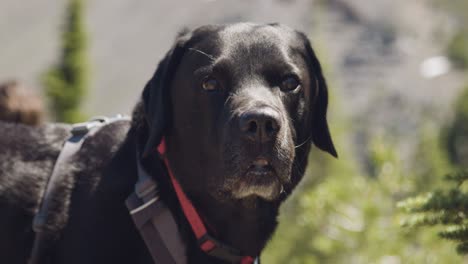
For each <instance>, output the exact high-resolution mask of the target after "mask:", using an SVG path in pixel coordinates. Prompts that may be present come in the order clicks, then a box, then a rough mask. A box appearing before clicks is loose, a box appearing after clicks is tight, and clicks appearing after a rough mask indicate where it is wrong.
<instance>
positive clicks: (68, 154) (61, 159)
mask: <svg viewBox="0 0 468 264" xmlns="http://www.w3.org/2000/svg"><path fill="white" fill-rule="evenodd" d="M123 119H128V118H124V117H123V116H120V115H118V116H116V117H115V118H110V119H109V118H106V117H96V118H94V119H92V120H91V121H89V122H85V123H79V124H75V125H73V126H72V129H71V134H72V135H71V137H69V138H68V139H67V141H65V143H64V145H63V148H62V150H61V152H60V154H59V156H58V158H57V161H56V162H55V165H54V168H53V170H52V174H51V176H50V177H49V180H48V182H47V185H46V189H45V191H44V193H43V195H42V201H41V203H40V206H39V211H38V212H37V213H36V215H35V216H34V219H33V224H32V229H33V231H34V232H35V233H36V235H35V237H34V243H33V248H32V251H31V257H30V258H29V261H28V264H39V263H44V262H46V259H47V256H48V253H49V251H50V249H51V242H52V241H54V240H55V238H56V237H55V236H56V234H55V232H54V230H51V229H50V226H52V225H54V224H56V223H55V222H54V221H55V219H54V218H53V216H52V215H51V213H50V212H51V208H54V210H55V211H56V210H57V209H59V210H62V211H65V210H68V203H67V202H64V203H62V204H59V205H58V204H57V203H56V200H57V197H61V195H62V193H61V192H62V189H61V188H60V187H61V186H60V183H61V182H63V181H64V180H66V177H68V176H69V175H67V174H66V173H63V172H64V171H66V168H67V167H68V166H70V162H71V161H72V160H73V158H74V157H75V155H76V154H77V153H78V151H79V150H80V148H81V146H82V144H83V142H84V141H85V140H86V138H88V137H90V136H92V135H94V134H95V133H96V132H97V131H98V130H99V128H101V127H102V126H103V125H105V124H109V123H112V122H114V121H118V120H123ZM59 200H60V199H59ZM57 206H58V207H59V208H57Z"/></svg>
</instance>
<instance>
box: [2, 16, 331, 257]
mask: <svg viewBox="0 0 468 264" xmlns="http://www.w3.org/2000/svg"><path fill="white" fill-rule="evenodd" d="M327 101H328V100H327V87H326V84H325V80H324V77H323V75H322V72H321V67H320V64H319V62H318V60H317V58H316V56H315V54H314V52H313V50H312V48H311V46H310V44H309V41H308V40H307V38H306V36H305V35H304V34H302V33H299V32H297V31H294V30H291V29H289V28H287V27H284V26H281V25H277V24H270V25H255V24H234V25H227V26H226V25H222V26H221V25H220V26H204V27H200V28H198V29H196V30H194V31H191V32H184V33H182V34H180V36H179V37H178V38H177V40H176V42H175V45H174V46H173V48H172V49H171V50H170V51H169V52H168V53H167V55H166V56H165V58H164V59H163V60H162V61H161V62H160V63H159V66H158V69H157V71H156V73H155V74H154V76H153V78H152V79H151V80H150V81H149V82H148V84H147V85H146V87H145V89H144V91H143V96H142V102H140V103H139V104H138V105H137V106H136V108H135V110H134V113H133V117H132V121H131V123H129V122H125V121H122V122H116V123H113V124H111V125H108V126H106V127H104V128H102V129H101V130H100V131H99V132H98V133H97V134H96V135H95V136H93V137H90V138H89V139H88V140H86V141H85V142H84V144H83V146H82V148H81V150H80V152H79V155H78V158H77V159H76V160H75V161H74V162H72V163H71V164H70V166H69V167H68V168H67V170H66V171H64V172H63V173H64V174H67V175H69V177H68V178H67V179H68V180H67V181H65V182H62V183H61V184H62V187H63V196H62V197H57V199H56V201H55V202H56V203H57V204H59V205H60V206H57V208H67V210H58V211H56V212H53V213H54V219H55V221H54V222H53V223H54V224H53V226H50V227H49V228H50V229H53V230H56V233H57V235H56V238H55V240H56V241H55V242H54V243H53V245H54V246H53V249H52V250H51V252H50V255H49V260H50V262H51V263H80V264H82V263H152V260H151V257H150V255H149V253H148V250H147V248H146V246H145V244H144V242H143V241H142V239H141V238H140V235H139V233H138V231H137V230H136V228H135V227H134V224H133V222H132V220H131V218H130V215H129V213H128V211H127V209H126V208H125V204H124V201H125V199H126V198H127V197H128V196H129V194H130V193H132V192H133V188H134V184H135V182H136V180H137V179H136V175H137V173H136V171H137V168H136V159H137V155H136V153H137V152H139V153H142V155H141V156H139V157H138V159H140V160H141V163H142V164H143V166H144V167H145V169H146V170H147V171H148V172H149V173H150V174H151V175H152V177H154V178H155V179H156V180H157V181H158V183H159V184H160V185H161V199H162V200H164V201H165V202H166V204H167V205H168V207H169V208H170V209H171V211H172V213H173V215H174V217H175V218H176V221H177V223H178V226H179V228H180V231H181V233H182V235H183V238H184V240H185V241H186V243H187V244H188V248H187V256H188V259H189V263H224V262H222V261H220V260H219V259H216V258H213V257H210V256H207V255H206V254H205V253H203V252H202V251H201V250H200V249H199V247H198V246H197V245H196V241H195V238H194V235H193V233H192V230H191V229H190V228H189V227H188V223H187V220H186V219H185V217H184V215H183V213H182V212H181V209H180V205H179V203H178V201H177V199H176V197H175V194H174V191H173V189H172V186H171V185H170V182H169V178H168V177H167V174H166V169H165V167H164V165H163V163H162V161H161V160H160V158H159V157H158V155H157V153H156V148H157V146H158V144H159V143H160V141H161V139H162V138H163V137H164V138H165V141H166V143H167V158H168V160H169V162H170V166H171V168H172V170H173V172H174V174H175V176H176V177H177V179H178V180H179V182H180V184H181V186H182V188H183V190H184V191H185V193H186V194H187V195H188V197H189V198H190V200H191V201H192V202H193V204H194V206H195V207H196V209H197V210H198V212H199V213H200V214H201V215H203V216H204V219H205V220H206V222H207V226H208V227H209V228H210V229H211V230H212V231H213V235H214V236H215V237H216V238H217V239H218V240H219V241H222V242H223V243H225V244H227V245H230V246H232V247H233V248H236V249H238V250H240V251H241V252H242V254H244V255H250V256H258V255H259V254H260V252H261V250H262V249H263V248H264V246H265V244H266V242H267V241H268V239H269V238H270V236H271V234H272V233H273V231H274V229H275V226H276V217H277V214H278V208H279V206H280V204H281V202H282V201H283V200H284V199H285V198H286V197H287V196H288V195H289V193H290V192H291V191H292V190H293V189H294V187H295V186H296V185H297V184H298V182H299V181H300V180H301V178H302V176H303V174H304V171H305V167H306V165H307V158H308V157H307V156H308V153H309V150H310V147H311V143H312V142H313V143H314V144H315V145H316V146H317V147H318V148H320V149H322V150H324V151H327V152H329V153H330V154H332V155H333V156H336V151H335V148H334V146H333V143H332V139H331V137H330V134H329V131H328V125H327V121H326V112H327ZM69 129H70V127H69V126H67V125H47V126H43V127H40V128H30V127H26V126H21V125H12V124H1V125H0V262H1V263H26V262H27V259H28V257H29V255H30V251H31V247H32V243H33V242H32V241H33V239H34V232H33V231H32V230H31V221H32V218H33V216H34V214H35V213H36V212H37V210H38V206H39V202H40V200H41V195H42V193H43V190H44V188H45V185H46V181H47V178H48V177H49V176H50V174H51V170H52V168H53V166H54V162H55V160H56V158H57V156H58V154H59V152H60V150H61V147H62V144H63V142H64V141H65V140H66V139H67V138H68V137H69V136H70V132H69Z"/></svg>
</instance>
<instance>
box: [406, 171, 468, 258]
mask: <svg viewBox="0 0 468 264" xmlns="http://www.w3.org/2000/svg"><path fill="white" fill-rule="evenodd" d="M445 180H446V181H447V182H449V184H450V187H449V188H448V189H437V190H436V191H433V192H430V193H427V194H424V195H419V196H416V197H412V198H409V199H407V200H404V201H402V202H400V203H399V204H398V206H399V207H400V208H403V209H404V210H405V211H406V212H407V213H409V215H408V216H407V217H406V218H405V219H404V220H403V221H402V225H403V226H406V227H418V226H435V225H442V226H443V229H442V231H440V232H439V236H440V237H442V238H444V239H447V240H452V241H455V242H456V243H457V244H458V245H457V248H456V250H457V252H458V253H460V254H468V217H467V215H468V189H467V188H466V186H465V185H466V182H467V180H468V171H460V172H458V173H453V174H449V175H448V176H446V177H445Z"/></svg>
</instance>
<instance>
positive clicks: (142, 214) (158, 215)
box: [125, 155, 187, 264]
mask: <svg viewBox="0 0 468 264" xmlns="http://www.w3.org/2000/svg"><path fill="white" fill-rule="evenodd" d="M137 169H138V182H137V184H136V185H135V192H134V193H132V194H131V195H130V196H129V197H128V198H127V200H126V201H125V203H126V205H127V208H128V210H129V211H130V215H131V217H132V219H133V222H134V223H135V226H136V227H137V228H138V230H139V232H140V235H141V236H142V238H143V240H144V241H145V244H146V246H147V248H148V250H149V252H150V254H151V257H152V258H153V261H154V262H155V263H157V264H166V263H168V264H186V263H187V256H186V254H185V243H184V241H183V240H182V236H181V235H180V232H179V229H178V227H177V224H176V221H175V219H174V216H173V215H172V213H171V211H170V210H169V208H167V206H166V205H165V204H164V203H163V202H162V201H161V200H160V199H159V187H158V184H157V183H156V182H155V181H154V180H153V179H152V178H151V176H150V175H149V174H148V173H147V172H146V171H145V170H144V169H143V167H142V166H141V163H140V159H139V157H138V155H137Z"/></svg>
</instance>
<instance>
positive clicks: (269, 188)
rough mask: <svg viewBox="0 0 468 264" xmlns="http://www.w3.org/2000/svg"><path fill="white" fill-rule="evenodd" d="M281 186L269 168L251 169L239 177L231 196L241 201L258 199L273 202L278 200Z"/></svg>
mask: <svg viewBox="0 0 468 264" xmlns="http://www.w3.org/2000/svg"><path fill="white" fill-rule="evenodd" d="M282 190H283V186H282V184H281V182H280V180H279V178H278V176H277V175H276V172H275V171H274V170H272V169H270V168H261V169H259V168H251V169H249V170H247V172H246V173H245V174H244V175H243V176H241V177H240V178H239V179H238V181H237V183H236V184H235V185H234V188H233V189H232V196H233V197H234V198H235V199H238V200H241V199H246V198H252V197H258V198H261V199H264V200H266V201H274V200H276V199H278V198H279V196H280V194H281V192H282Z"/></svg>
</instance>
